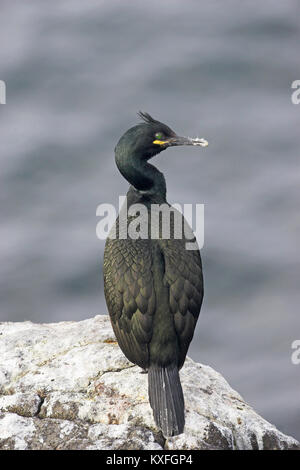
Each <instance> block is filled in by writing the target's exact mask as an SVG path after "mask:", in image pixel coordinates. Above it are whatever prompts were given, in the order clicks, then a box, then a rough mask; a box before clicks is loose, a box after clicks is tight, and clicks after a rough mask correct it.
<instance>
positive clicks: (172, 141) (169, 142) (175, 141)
mask: <svg viewBox="0 0 300 470" xmlns="http://www.w3.org/2000/svg"><path fill="white" fill-rule="evenodd" d="M153 143H154V144H157V145H161V146H163V147H174V146H177V145H197V146H200V147H207V146H208V142H207V140H205V139H199V137H196V138H194V139H192V138H191V137H180V136H178V135H175V136H174V137H169V138H168V139H166V140H154V142H153Z"/></svg>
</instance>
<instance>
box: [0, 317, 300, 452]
mask: <svg viewBox="0 0 300 470" xmlns="http://www.w3.org/2000/svg"><path fill="white" fill-rule="evenodd" d="M181 380H182V385H183V389H184V396H185V403H186V426H185V433H184V434H182V435H180V436H177V437H173V438H170V439H167V440H165V439H164V438H163V437H162V435H161V433H160V432H158V431H157V429H156V427H155V424H154V421H153V418H152V412H151V408H150V406H149V403H148V396H147V374H144V373H141V369H140V368H139V367H137V366H134V365H133V364H131V363H130V362H129V361H128V360H127V359H126V358H125V357H124V355H123V354H122V352H121V350H120V349H119V347H118V345H117V343H116V341H115V338H114V335H113V332H112V329H111V326H110V322H109V318H108V317H107V316H102V315H98V316H96V317H95V318H91V319H88V320H84V321H80V322H60V323H52V324H49V323H46V324H34V323H31V322H23V323H0V449H35V450H37V449H149V450H159V449H189V450H191V449H299V448H300V446H299V443H298V442H297V441H296V440H295V439H293V438H292V437H289V436H286V435H284V434H282V433H281V432H280V431H278V430H277V429H276V428H275V427H274V426H273V425H272V424H270V423H268V422H267V421H265V420H264V419H263V418H261V417H260V416H259V415H258V414H257V413H255V411H254V410H253V409H252V408H251V407H250V406H249V405H248V404H247V403H245V402H244V400H243V399H242V397H241V396H240V395H239V394H238V393H237V392H235V391H234V390H233V389H232V388H231V387H230V386H229V385H228V383H227V382H226V380H225V379H224V378H223V377H222V376H221V375H220V374H219V373H218V372H215V371H214V370H213V369H212V368H211V367H209V366H205V365H202V364H198V363H195V362H193V361H192V360H191V359H189V358H187V360H186V362H185V365H184V367H183V369H182V371H181Z"/></svg>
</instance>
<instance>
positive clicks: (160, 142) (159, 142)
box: [153, 140, 168, 145]
mask: <svg viewBox="0 0 300 470" xmlns="http://www.w3.org/2000/svg"><path fill="white" fill-rule="evenodd" d="M167 143H168V142H167V141H166V140H153V144H157V145H164V144H167Z"/></svg>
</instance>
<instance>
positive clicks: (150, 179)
mask: <svg viewBox="0 0 300 470" xmlns="http://www.w3.org/2000/svg"><path fill="white" fill-rule="evenodd" d="M116 163H117V166H118V169H119V171H120V172H121V174H122V175H123V176H124V178H125V179H126V180H127V181H128V182H129V183H130V184H131V185H132V186H133V187H134V188H135V189H136V190H137V191H139V192H140V193H141V194H144V195H145V196H148V197H149V198H150V199H151V198H152V197H153V198H155V199H157V198H159V199H162V200H163V201H165V200H166V181H165V178H164V175H163V174H162V173H161V172H160V171H159V170H158V169H157V168H156V167H155V166H153V165H151V164H150V163H148V161H147V160H146V159H143V158H141V157H140V156H135V155H128V154H123V155H122V154H116Z"/></svg>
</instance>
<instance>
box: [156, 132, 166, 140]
mask: <svg viewBox="0 0 300 470" xmlns="http://www.w3.org/2000/svg"><path fill="white" fill-rule="evenodd" d="M155 138H156V139H157V140H163V139H164V135H163V133H162V132H157V133H156V134H155Z"/></svg>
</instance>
